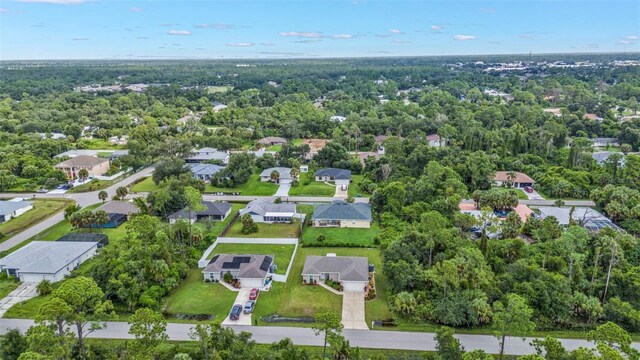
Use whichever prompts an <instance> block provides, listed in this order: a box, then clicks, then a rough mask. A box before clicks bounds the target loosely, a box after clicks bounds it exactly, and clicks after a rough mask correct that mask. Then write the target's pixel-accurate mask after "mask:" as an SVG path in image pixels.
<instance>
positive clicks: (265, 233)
mask: <svg viewBox="0 0 640 360" xmlns="http://www.w3.org/2000/svg"><path fill="white" fill-rule="evenodd" d="M256 225H258V232H256V233H253V234H243V233H242V221H240V219H238V220H236V222H235V223H234V224H233V225H232V226H231V229H229V232H227V234H226V235H225V236H226V237H239V238H295V237H298V227H299V226H300V225H299V222H298V221H294V222H293V223H291V224H265V223H256Z"/></svg>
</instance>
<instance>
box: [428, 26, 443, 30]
mask: <svg viewBox="0 0 640 360" xmlns="http://www.w3.org/2000/svg"><path fill="white" fill-rule="evenodd" d="M442 29H444V26H440V25H431V30H432V31H442Z"/></svg>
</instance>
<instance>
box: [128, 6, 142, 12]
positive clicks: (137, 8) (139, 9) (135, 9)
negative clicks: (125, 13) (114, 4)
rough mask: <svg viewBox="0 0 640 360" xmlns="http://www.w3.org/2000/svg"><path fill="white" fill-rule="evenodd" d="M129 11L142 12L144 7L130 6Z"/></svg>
mask: <svg viewBox="0 0 640 360" xmlns="http://www.w3.org/2000/svg"><path fill="white" fill-rule="evenodd" d="M129 11H131V12H143V11H144V9H143V8H141V7H132V8H129Z"/></svg>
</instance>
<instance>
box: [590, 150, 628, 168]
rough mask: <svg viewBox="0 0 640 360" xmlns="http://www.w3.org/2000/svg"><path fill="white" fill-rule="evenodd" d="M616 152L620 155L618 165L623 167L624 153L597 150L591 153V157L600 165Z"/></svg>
mask: <svg viewBox="0 0 640 360" xmlns="http://www.w3.org/2000/svg"><path fill="white" fill-rule="evenodd" d="M614 154H617V155H620V160H618V165H619V166H621V167H622V166H624V164H625V160H624V155H623V154H622V153H616V152H611V151H596V152H594V153H591V158H592V159H593V160H595V161H596V163H598V165H600V166H602V165H604V164H605V163H606V162H607V160H608V159H609V158H610V157H611V156H612V155H614Z"/></svg>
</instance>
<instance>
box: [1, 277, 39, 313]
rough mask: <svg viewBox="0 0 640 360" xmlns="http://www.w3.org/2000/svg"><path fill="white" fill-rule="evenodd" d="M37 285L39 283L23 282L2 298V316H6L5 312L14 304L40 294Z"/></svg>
mask: <svg viewBox="0 0 640 360" xmlns="http://www.w3.org/2000/svg"><path fill="white" fill-rule="evenodd" d="M37 286H38V284H36V283H22V284H20V285H19V286H18V287H17V288H16V289H15V290H13V291H12V292H10V293H9V294H8V295H7V296H5V297H4V298H2V299H0V317H2V316H4V313H6V312H7V310H9V308H10V307H12V306H13V305H15V304H18V303H21V302H23V301H27V300H29V299H32V298H34V297H36V296H38V292H37V291H36V287H37Z"/></svg>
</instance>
